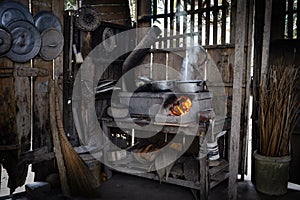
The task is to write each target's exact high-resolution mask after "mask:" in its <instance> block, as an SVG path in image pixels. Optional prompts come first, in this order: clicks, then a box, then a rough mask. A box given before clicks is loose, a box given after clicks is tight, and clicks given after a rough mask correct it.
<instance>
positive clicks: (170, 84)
mask: <svg viewBox="0 0 300 200" xmlns="http://www.w3.org/2000/svg"><path fill="white" fill-rule="evenodd" d="M175 86H176V81H175V80H162V81H151V91H158V92H159V91H167V90H173V89H174V88H175Z"/></svg>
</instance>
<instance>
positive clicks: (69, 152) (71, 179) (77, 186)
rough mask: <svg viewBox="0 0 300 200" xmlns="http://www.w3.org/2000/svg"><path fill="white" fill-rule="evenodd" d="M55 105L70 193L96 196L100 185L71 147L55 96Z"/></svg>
mask: <svg viewBox="0 0 300 200" xmlns="http://www.w3.org/2000/svg"><path fill="white" fill-rule="evenodd" d="M55 105H56V108H55V114H56V122H57V126H58V134H59V139H60V143H61V150H62V154H63V157H64V163H65V166H66V171H67V176H68V183H69V186H70V191H71V194H72V195H82V196H90V197H91V196H98V195H99V194H98V191H97V188H99V186H100V185H99V183H98V182H97V179H96V177H95V176H94V175H93V174H92V172H91V171H90V170H89V168H88V166H87V165H86V163H85V162H84V161H83V160H82V158H81V157H80V156H79V155H78V154H77V152H76V151H75V150H74V149H73V147H72V145H71V144H70V143H69V141H68V139H67V137H66V134H65V131H64V128H63V123H62V119H61V114H60V109H59V108H60V106H59V100H58V98H57V97H56V98H55Z"/></svg>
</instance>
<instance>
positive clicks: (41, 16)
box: [33, 11, 62, 33]
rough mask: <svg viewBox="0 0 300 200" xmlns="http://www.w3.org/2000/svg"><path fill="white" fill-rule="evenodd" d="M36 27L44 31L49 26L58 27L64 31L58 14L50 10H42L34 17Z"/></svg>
mask: <svg viewBox="0 0 300 200" xmlns="http://www.w3.org/2000/svg"><path fill="white" fill-rule="evenodd" d="M33 19H34V25H35V27H36V28H37V29H38V30H39V31H40V33H42V32H43V31H45V30H46V29H47V28H56V29H57V30H59V31H60V32H62V25H61V22H60V20H59V18H58V17H57V16H55V15H54V14H53V13H51V12H49V11H40V12H38V13H37V14H36V15H34V17H33Z"/></svg>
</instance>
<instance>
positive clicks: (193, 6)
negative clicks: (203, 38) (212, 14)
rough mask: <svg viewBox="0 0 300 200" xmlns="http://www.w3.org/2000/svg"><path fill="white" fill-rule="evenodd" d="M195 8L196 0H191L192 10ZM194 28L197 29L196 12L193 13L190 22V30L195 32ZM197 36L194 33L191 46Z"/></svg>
mask: <svg viewBox="0 0 300 200" xmlns="http://www.w3.org/2000/svg"><path fill="white" fill-rule="evenodd" d="M194 10H195V1H191V11H194ZM194 29H195V14H191V23H190V32H191V33H194ZM194 39H195V37H194V35H193V36H191V46H194V41H195V40H194Z"/></svg>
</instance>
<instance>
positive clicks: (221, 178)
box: [209, 172, 230, 189]
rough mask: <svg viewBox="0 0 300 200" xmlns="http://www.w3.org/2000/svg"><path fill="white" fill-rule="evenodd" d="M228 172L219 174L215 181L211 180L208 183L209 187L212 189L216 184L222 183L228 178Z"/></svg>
mask: <svg viewBox="0 0 300 200" xmlns="http://www.w3.org/2000/svg"><path fill="white" fill-rule="evenodd" d="M229 174H230V173H228V172H223V173H221V174H219V175H218V176H217V177H215V180H211V181H210V183H209V187H210V188H211V189H212V188H214V187H216V186H217V185H218V184H220V183H221V182H223V181H224V180H226V179H227V178H228V177H229Z"/></svg>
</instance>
